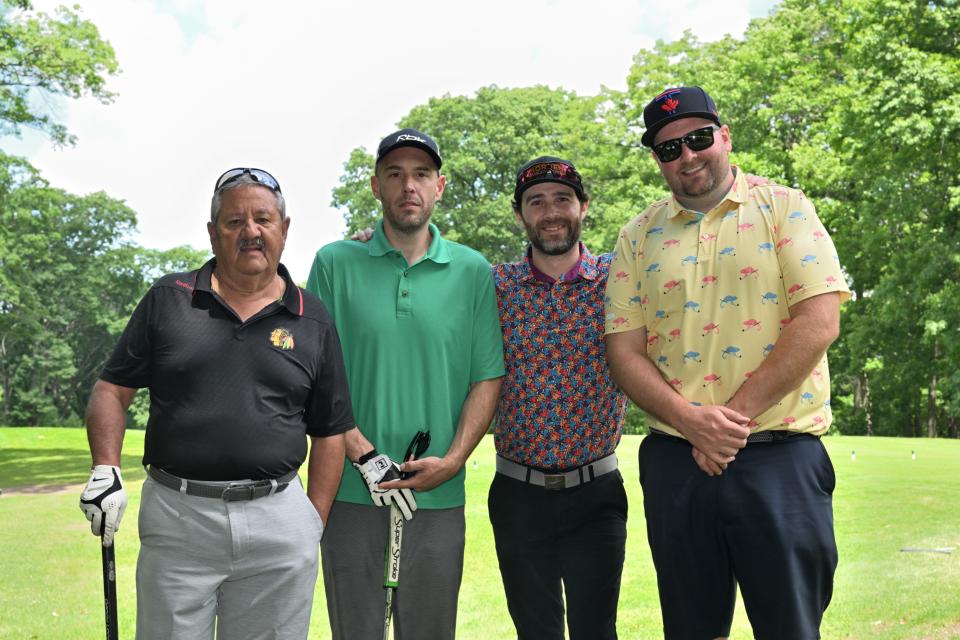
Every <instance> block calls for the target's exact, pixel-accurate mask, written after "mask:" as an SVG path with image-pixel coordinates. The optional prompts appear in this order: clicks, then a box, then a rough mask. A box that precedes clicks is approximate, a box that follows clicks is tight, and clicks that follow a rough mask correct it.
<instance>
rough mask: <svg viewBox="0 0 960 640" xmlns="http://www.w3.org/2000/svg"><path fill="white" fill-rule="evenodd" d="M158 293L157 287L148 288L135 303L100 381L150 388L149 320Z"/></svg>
mask: <svg viewBox="0 0 960 640" xmlns="http://www.w3.org/2000/svg"><path fill="white" fill-rule="evenodd" d="M157 292H158V289H157V288H156V287H154V288H152V289H150V291H148V292H147V295H145V296H144V297H143V298H142V299H141V300H140V303H139V304H137V308H136V309H134V311H133V314H132V315H131V316H130V320H128V321H127V326H126V328H125V329H124V330H123V334H122V335H121V336H120V340H118V341H117V344H116V346H115V347H114V349H113V353H112V354H111V355H110V359H109V360H107V363H106V364H105V365H104V367H103V370H102V371H101V372H100V378H101V379H102V380H105V381H107V382H110V383H111V384H115V385H119V386H121V387H129V388H132V389H140V388H142V387H149V386H150V383H151V381H152V373H153V370H152V367H153V357H152V355H153V354H152V351H153V349H152V341H151V335H150V333H151V332H150V326H151V323H150V319H151V316H152V313H153V309H154V306H155V304H156V296H157V295H158V293H157Z"/></svg>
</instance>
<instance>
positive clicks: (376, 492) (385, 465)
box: [352, 449, 417, 520]
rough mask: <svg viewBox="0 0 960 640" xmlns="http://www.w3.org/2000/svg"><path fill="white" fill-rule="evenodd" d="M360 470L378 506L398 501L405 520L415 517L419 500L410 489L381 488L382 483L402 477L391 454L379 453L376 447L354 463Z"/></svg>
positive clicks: (385, 505)
mask: <svg viewBox="0 0 960 640" xmlns="http://www.w3.org/2000/svg"><path fill="white" fill-rule="evenodd" d="M352 464H353V466H354V467H355V468H356V469H357V471H359V472H360V475H362V476H363V479H364V480H365V481H366V483H367V489H369V490H370V498H371V499H372V500H373V504H375V505H377V506H378V507H389V506H390V503H391V502H394V503H396V505H397V508H398V509H400V513H402V514H403V518H404V520H409V519H410V518H412V517H413V512H414V511H416V510H417V501H416V500H414V499H413V492H412V491H410V489H381V488H380V483H381V482H387V481H389V480H399V479H400V467H399V466H397V463H396V462H394V461H393V460H391V459H390V457H389V456H386V455H383V454H382V453H377V450H376V449H374V450H373V451H371V452H370V453H367V454H365V455H364V456H362V457H361V458H360V460H359V461H358V462H354V463H352Z"/></svg>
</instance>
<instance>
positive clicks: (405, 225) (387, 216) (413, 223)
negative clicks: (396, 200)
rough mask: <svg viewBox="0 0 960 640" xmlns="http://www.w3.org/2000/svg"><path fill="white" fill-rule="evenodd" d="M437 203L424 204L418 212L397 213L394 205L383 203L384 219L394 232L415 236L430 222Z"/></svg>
mask: <svg viewBox="0 0 960 640" xmlns="http://www.w3.org/2000/svg"><path fill="white" fill-rule="evenodd" d="M434 205H436V203H435V202H432V203H428V202H424V203H423V204H422V205H421V206H420V209H419V210H417V211H405V212H402V213H397V212H396V211H394V209H393V205H392V204H387V203H386V202H384V203H383V219H384V221H385V222H386V223H387V224H389V225H390V228H391V229H393V230H394V231H397V232H399V233H402V234H405V235H414V234H416V233H418V232H419V231H420V230H422V229H423V228H424V227H425V226H427V223H428V222H430V216H431V215H432V214H433V207H434Z"/></svg>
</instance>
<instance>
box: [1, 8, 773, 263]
mask: <svg viewBox="0 0 960 640" xmlns="http://www.w3.org/2000/svg"><path fill="white" fill-rule="evenodd" d="M77 1H78V2H79V4H80V5H81V12H82V15H83V16H84V17H85V18H87V19H89V20H91V21H93V22H94V23H95V24H96V25H97V26H98V27H99V29H100V33H101V35H102V36H103V37H104V38H105V39H107V40H109V41H110V42H111V44H112V45H113V47H114V49H115V50H116V54H117V59H118V61H119V63H120V67H121V69H122V72H121V74H120V75H119V76H117V77H115V78H112V79H111V80H110V82H109V88H110V90H112V91H114V92H115V93H117V98H116V100H115V101H114V103H113V104H110V105H101V104H99V103H97V102H96V101H92V100H81V101H71V102H67V101H55V102H53V103H52V105H51V107H52V108H53V109H55V114H56V117H57V118H58V119H59V120H60V121H62V122H63V123H65V124H66V125H67V127H68V128H69V130H70V131H71V133H73V134H75V135H77V136H78V138H79V140H78V142H77V145H76V146H75V147H72V148H66V149H55V148H53V146H52V145H51V144H50V142H49V140H48V139H46V138H44V137H42V136H38V135H36V134H33V133H27V134H25V135H24V137H23V138H22V139H21V140H17V139H14V138H3V139H2V140H0V144H2V147H3V149H4V150H5V151H7V152H8V153H13V154H16V155H23V156H26V157H27V158H28V159H29V160H30V162H31V163H33V164H34V166H36V167H37V168H39V169H40V171H41V172H42V174H43V175H44V177H46V178H47V180H49V181H50V183H51V184H52V185H53V186H55V187H60V188H63V189H66V190H67V191H70V192H73V193H77V194H86V193H90V192H93V191H99V190H103V191H106V192H107V193H108V194H110V195H111V196H113V197H115V198H120V199H122V200H125V201H126V202H127V204H128V205H130V206H131V207H132V208H133V209H134V210H135V211H136V212H137V215H138V219H139V228H140V233H139V235H138V236H137V237H136V238H135V240H136V241H137V242H138V243H140V244H142V245H145V246H148V247H155V248H161V249H164V248H169V247H173V246H177V245H181V244H189V245H192V246H194V247H197V248H201V249H207V248H208V247H209V243H208V241H207V236H206V230H205V224H204V223H205V220H206V216H207V215H208V210H209V202H210V195H211V190H212V188H213V182H214V180H215V179H216V178H217V176H218V175H220V173H222V172H223V171H224V170H226V169H228V168H231V167H236V166H254V167H260V168H263V169H266V170H268V171H270V172H271V173H272V174H273V175H274V176H276V177H277V179H278V180H279V182H280V184H281V187H282V188H283V193H284V196H285V197H286V199H287V211H288V214H289V215H290V217H291V218H292V222H291V227H290V237H289V239H288V242H287V248H286V250H285V252H284V255H283V262H284V263H285V264H286V265H287V266H288V267H289V268H290V271H291V273H292V275H293V277H294V279H296V280H298V281H303V280H306V277H307V271H308V269H309V266H310V263H311V261H312V259H313V254H314V253H315V251H316V250H317V248H319V247H320V246H322V245H323V244H326V243H328V242H330V241H332V240H336V239H338V238H340V237H341V236H342V234H343V230H344V228H345V225H344V222H343V219H342V216H341V214H340V212H338V211H336V210H334V209H332V208H331V207H330V198H331V190H332V189H333V187H334V186H335V185H336V184H337V182H338V179H339V176H340V174H341V171H342V167H343V163H344V162H345V161H346V159H347V158H348V156H349V153H350V151H351V150H352V149H353V148H354V147H357V146H364V147H366V148H367V149H368V150H371V149H374V148H376V145H377V143H378V142H379V140H380V138H381V137H383V136H384V135H386V134H388V133H390V132H391V131H393V130H394V129H395V128H396V127H395V124H396V122H397V121H398V120H399V119H400V118H401V117H403V116H404V115H406V114H407V112H408V111H409V110H410V109H411V108H412V107H414V106H416V105H418V104H422V103H424V102H426V101H427V100H428V99H429V98H431V97H434V96H441V95H443V94H445V93H450V94H454V95H456V94H463V95H470V94H472V93H473V92H474V91H476V89H478V88H479V87H483V86H487V85H490V84H496V85H498V86H501V87H518V86H531V85H535V84H546V85H549V86H551V87H563V88H565V89H570V90H573V91H576V92H577V93H579V94H581V95H592V94H595V93H596V92H597V91H598V89H599V88H600V87H601V85H605V86H608V87H611V88H617V89H623V88H625V79H626V75H627V72H628V70H629V68H630V64H631V61H632V58H633V55H634V54H635V53H636V52H637V51H638V50H639V49H641V48H647V47H651V46H652V45H653V43H654V42H655V41H656V39H657V38H662V39H666V40H673V39H676V38H678V37H679V36H680V35H681V34H682V33H683V31H684V29H691V30H692V31H693V32H694V33H695V34H696V35H697V36H698V37H699V38H700V39H701V40H703V41H709V40H715V39H718V38H720V37H722V36H723V35H724V34H728V33H729V34H731V35H734V36H737V37H740V36H741V35H742V34H743V31H744V29H745V28H746V26H747V23H748V22H749V20H750V19H751V18H756V17H764V16H766V15H768V13H769V11H770V9H771V7H772V6H773V5H774V2H773V1H772V0H725V1H724V0H721V1H717V0H672V1H670V2H615V1H609V0H593V1H592V2H589V3H588V2H584V1H579V2H578V1H568V0H529V1H524V0H513V1H509V2H508V1H502V0H486V1H484V2H471V3H467V2H455V1H453V0H447V1H446V2H442V1H437V0H420V1H417V2H391V3H382V2H379V1H372V0H367V1H357V2H349V1H345V2H336V3H328V2H322V1H321V2H294V1H287V2H284V1H277V2H270V3H267V2H253V1H242V0H241V1H237V0H231V1H226V0H222V1H221V0H216V1H211V0H206V1H200V0H122V1H119V2H118V1H117V0H77ZM72 3H73V0H71V2H70V3H68V4H72ZM58 4H63V2H47V1H45V0H34V5H35V7H36V8H38V9H41V10H47V11H50V10H51V9H52V7H54V6H56V5H58ZM428 133H429V132H428ZM644 204H645V203H637V206H638V209H639V208H640V207H642V206H643V205H644Z"/></svg>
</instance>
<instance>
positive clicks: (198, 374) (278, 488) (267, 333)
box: [80, 169, 354, 640]
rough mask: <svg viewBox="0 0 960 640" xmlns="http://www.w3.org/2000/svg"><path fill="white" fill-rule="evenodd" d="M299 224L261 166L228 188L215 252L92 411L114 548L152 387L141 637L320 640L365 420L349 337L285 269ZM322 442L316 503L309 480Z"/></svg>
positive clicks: (138, 342) (116, 362) (97, 502)
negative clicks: (350, 387)
mask: <svg viewBox="0 0 960 640" xmlns="http://www.w3.org/2000/svg"><path fill="white" fill-rule="evenodd" d="M289 225H290V219H289V218H287V217H286V215H285V205H284V200H283V195H282V194H281V192H280V186H279V184H278V183H277V181H276V180H275V179H274V178H273V177H272V176H271V175H270V174H268V173H267V172H265V171H262V170H259V169H232V170H230V171H228V172H226V173H224V174H223V175H222V176H221V177H220V179H219V180H217V183H216V187H215V189H214V195H213V202H212V206H211V221H210V222H209V223H207V229H208V232H209V234H210V244H211V247H212V249H213V254H214V258H213V259H212V260H210V261H209V262H207V263H206V264H205V265H203V266H202V267H201V268H200V269H198V270H196V271H192V272H189V273H178V274H171V275H168V276H165V277H163V278H161V279H160V280H159V281H158V282H157V283H156V284H155V285H154V286H153V287H152V288H151V289H150V291H148V292H147V294H146V296H145V297H144V298H143V300H142V301H141V302H140V304H139V306H138V307H137V309H136V310H135V311H134V313H133V316H132V317H131V319H130V322H129V324H128V325H127V328H126V330H125V331H124V333H123V335H122V336H121V338H120V341H119V343H118V344H117V346H116V348H115V350H114V353H113V355H112V356H111V358H110V359H109V361H108V362H107V364H106V366H105V367H104V369H103V372H102V373H101V375H100V380H99V381H98V382H97V383H96V385H95V386H94V389H93V393H92V395H91V397H90V403H89V406H88V407H87V416H86V421H87V435H88V438H89V441H90V451H91V454H92V458H93V465H94V466H93V472H92V474H91V476H90V481H89V482H88V484H87V487H86V489H85V490H84V492H83V495H82V497H81V500H80V506H81V509H82V510H83V511H84V513H85V514H86V515H87V518H88V519H90V520H91V523H92V529H93V532H94V534H97V535H101V534H102V535H103V544H104V545H106V546H109V545H111V544H113V534H114V532H115V531H116V529H117V526H118V524H119V521H120V518H121V517H122V515H123V510H124V507H125V506H126V493H125V491H124V489H123V481H122V479H121V475H120V468H119V466H120V451H121V447H122V443H123V434H124V427H125V414H126V409H127V407H128V406H129V405H130V402H131V401H132V400H133V396H134V394H135V393H136V390H137V389H138V388H140V387H149V388H150V420H149V422H148V424H147V433H146V442H145V448H144V458H143V464H144V465H145V466H147V467H148V477H147V480H146V481H145V482H144V485H143V493H142V497H141V509H140V521H139V524H140V540H141V549H140V558H139V561H138V564H137V595H138V597H137V638H138V639H141V640H142V639H144V638H212V637H213V633H214V628H215V626H216V628H217V633H218V636H219V637H226V638H248V637H249V638H254V637H256V638H260V637H283V638H306V637H307V628H308V625H309V620H310V607H311V603H312V601H313V587H314V584H315V582H316V576H317V556H318V553H317V552H318V543H319V541H320V537H321V535H322V532H323V528H324V522H325V521H326V518H327V514H328V513H329V511H330V506H331V504H332V502H333V496H334V494H335V493H336V490H337V486H338V484H339V481H340V474H341V471H342V468H343V467H342V462H341V461H342V460H343V456H344V440H343V435H342V434H343V432H344V431H346V430H348V429H350V428H352V427H353V426H354V420H353V414H352V410H351V404H350V397H349V393H348V391H347V384H346V375H345V373H344V367H343V360H342V355H341V350H340V342H339V339H338V337H337V333H336V330H335V329H334V326H333V323H332V321H331V320H330V317H329V316H328V315H327V312H326V310H325V309H324V307H323V305H322V304H321V303H320V301H319V300H317V299H316V298H315V297H314V296H313V295H311V294H309V293H307V292H306V291H303V290H302V289H299V288H298V287H297V286H296V285H295V284H294V283H293V281H292V280H291V278H290V275H289V273H288V272H287V270H286V268H285V267H284V266H283V265H281V264H280V263H279V260H280V255H281V253H282V251H283V246H284V242H285V241H286V235H287V229H288V227H289ZM305 436H310V438H311V448H310V462H309V471H308V479H309V481H308V485H307V492H306V494H304V492H303V489H302V486H301V484H300V481H299V479H298V477H297V470H298V468H299V467H300V465H301V464H302V463H303V461H304V460H305V458H306V455H307V442H306V437H305Z"/></svg>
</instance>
